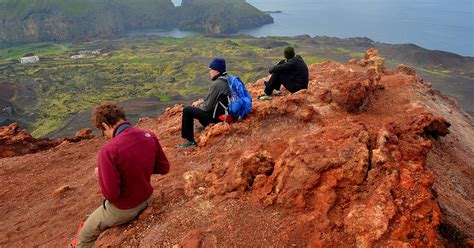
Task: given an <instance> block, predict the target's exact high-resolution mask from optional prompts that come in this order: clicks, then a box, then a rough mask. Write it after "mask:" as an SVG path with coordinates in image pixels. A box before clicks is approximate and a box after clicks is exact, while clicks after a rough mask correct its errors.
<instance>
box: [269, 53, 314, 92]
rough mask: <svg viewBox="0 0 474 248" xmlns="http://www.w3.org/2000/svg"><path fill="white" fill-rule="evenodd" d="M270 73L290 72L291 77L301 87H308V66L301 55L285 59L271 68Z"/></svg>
mask: <svg viewBox="0 0 474 248" xmlns="http://www.w3.org/2000/svg"><path fill="white" fill-rule="evenodd" d="M269 72H270V73H287V74H289V77H290V79H291V80H292V81H293V82H294V83H295V84H296V85H298V86H299V87H298V88H300V89H307V88H308V81H309V72H308V66H307V65H306V63H305V62H304V60H303V58H301V56H300V55H296V56H295V57H293V58H291V59H289V60H288V61H286V62H285V61H283V63H278V65H275V66H274V67H272V68H270V70H269Z"/></svg>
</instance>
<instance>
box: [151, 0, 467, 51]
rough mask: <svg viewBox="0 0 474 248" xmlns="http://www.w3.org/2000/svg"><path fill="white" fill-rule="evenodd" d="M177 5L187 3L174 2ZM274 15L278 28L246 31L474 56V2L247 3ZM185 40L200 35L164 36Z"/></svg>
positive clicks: (255, 0) (323, 0)
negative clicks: (368, 41) (408, 46)
mask: <svg viewBox="0 0 474 248" xmlns="http://www.w3.org/2000/svg"><path fill="white" fill-rule="evenodd" d="M173 2H174V3H175V5H179V4H181V0H173ZM247 2H249V3H250V4H252V5H254V6H255V7H257V8H259V9H260V10H264V11H281V12H282V13H274V14H271V15H272V16H273V18H274V20H275V23H274V24H269V25H265V26H263V27H260V28H255V29H250V30H243V31H241V33H245V34H249V35H252V36H256V37H264V36H295V35H303V34H308V35H311V36H315V35H318V36H332V37H339V38H349V37H368V38H370V39H372V40H375V41H378V42H384V43H391V44H401V43H413V44H416V45H418V46H421V47H424V48H428V49H433V50H442V51H448V52H453V53H457V54H460V55H463V56H474V0H247ZM158 34H160V35H165V36H173V37H183V36H187V35H193V34H195V33H186V32H184V33H183V32H179V31H176V30H173V31H171V32H161V33H158Z"/></svg>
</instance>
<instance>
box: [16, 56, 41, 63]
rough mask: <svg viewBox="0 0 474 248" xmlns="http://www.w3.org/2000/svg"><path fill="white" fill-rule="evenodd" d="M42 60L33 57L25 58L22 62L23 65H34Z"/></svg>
mask: <svg viewBox="0 0 474 248" xmlns="http://www.w3.org/2000/svg"><path fill="white" fill-rule="evenodd" d="M39 60H40V59H39V57H38V56H31V57H23V58H21V60H20V62H21V63H22V64H32V63H36V62H38V61H39Z"/></svg>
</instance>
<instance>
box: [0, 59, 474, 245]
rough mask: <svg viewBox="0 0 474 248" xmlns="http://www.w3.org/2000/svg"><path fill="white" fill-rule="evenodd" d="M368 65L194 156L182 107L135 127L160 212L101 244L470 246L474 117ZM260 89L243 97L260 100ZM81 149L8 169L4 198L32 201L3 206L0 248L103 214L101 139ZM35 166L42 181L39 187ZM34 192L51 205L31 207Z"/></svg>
mask: <svg viewBox="0 0 474 248" xmlns="http://www.w3.org/2000/svg"><path fill="white" fill-rule="evenodd" d="M368 54H371V56H368V58H364V60H368V61H366V62H367V63H358V61H355V63H354V62H352V63H349V64H346V65H343V64H338V63H334V62H324V63H320V64H314V65H311V66H310V85H309V88H308V89H307V90H303V91H300V92H297V93H295V94H290V93H289V92H287V91H283V96H275V97H274V98H273V99H272V100H271V101H257V100H256V101H255V102H254V107H253V110H252V112H251V114H250V115H249V117H248V118H246V119H244V120H242V121H239V122H236V123H232V124H230V125H228V124H216V125H212V126H209V127H207V128H206V130H205V131H204V132H203V133H201V134H197V133H196V139H198V140H199V147H196V148H191V149H183V150H179V149H176V148H175V146H176V144H178V143H179V142H181V139H180V135H179V131H180V122H181V113H182V109H183V106H182V105H177V106H175V107H173V108H169V109H167V110H166V112H165V113H164V114H163V115H162V116H160V117H159V118H157V119H151V118H146V119H142V120H140V122H139V124H138V126H139V127H140V128H144V129H148V130H152V131H153V132H155V133H156V134H157V135H158V137H159V139H160V143H161V144H162V146H163V147H164V150H165V153H166V154H167V155H168V158H169V159H170V162H171V171H170V173H169V175H166V176H158V177H153V179H152V184H153V185H154V187H155V193H154V195H155V202H154V204H153V206H151V208H150V209H149V210H148V211H147V212H146V213H145V214H144V215H142V216H140V217H139V218H138V220H135V221H133V222H132V223H130V224H127V225H124V226H120V227H117V228H112V229H110V230H108V231H107V232H106V233H105V234H104V235H102V236H101V238H100V239H99V240H98V242H97V244H98V245H99V246H115V245H124V246H166V247H226V246H242V247H265V246H269V245H273V246H277V247H280V246H281V247H291V246H292V247H443V246H446V245H449V244H455V245H458V246H463V245H465V246H467V244H468V243H469V242H470V241H469V240H470V239H472V237H473V235H474V233H473V231H472V230H474V228H472V227H473V226H472V223H473V216H474V215H473V214H472V209H473V206H474V201H473V198H472V187H470V186H472V178H473V176H474V168H473V164H472V161H473V158H474V154H473V152H472V147H474V146H472V142H473V139H472V137H473V136H472V135H473V132H474V126H473V122H472V118H471V117H470V116H468V115H466V114H465V113H464V112H462V110H460V109H459V108H458V107H457V106H456V104H455V102H453V101H452V100H450V99H449V98H447V97H445V96H444V95H443V94H441V93H439V92H436V91H433V90H432V89H431V88H430V86H429V85H428V84H426V83H425V82H424V81H423V80H422V79H421V78H420V77H418V76H417V75H416V73H412V70H411V69H410V68H407V67H403V66H402V67H399V68H397V69H387V68H384V67H383V66H379V65H381V63H380V62H381V61H383V60H379V59H378V58H377V55H376V53H375V51H374V50H372V51H370V52H368ZM377 61H378V62H377ZM382 65H383V64H382ZM263 81H264V79H262V80H259V81H257V82H256V83H254V84H252V85H249V86H248V89H249V91H250V92H251V93H252V95H253V96H255V95H257V94H259V93H261V91H263ZM85 142H86V143H85V144H83V143H82V142H81V144H79V145H73V144H66V145H65V146H60V147H58V148H57V150H55V151H47V152H44V153H37V154H33V155H30V156H26V157H15V158H4V159H1V160H0V179H1V180H0V182H2V185H1V187H0V190H2V191H0V192H1V193H2V194H0V195H1V196H2V197H3V198H5V199H12V198H17V199H20V200H19V201H26V199H28V200H29V201H28V203H27V204H26V205H27V206H25V208H21V209H15V208H14V207H13V205H11V204H9V203H7V204H6V205H2V206H0V210H1V211H8V212H9V214H8V215H6V216H5V219H4V220H3V221H4V223H6V224H7V225H8V229H6V228H5V227H4V226H1V225H0V240H2V241H0V244H2V245H3V244H8V245H16V244H18V245H19V244H23V245H32V244H35V243H37V242H42V243H45V244H50V245H60V244H65V242H66V241H67V239H68V237H69V236H70V235H71V234H73V233H74V231H75V229H76V226H77V224H78V223H79V220H80V219H81V218H82V217H83V216H84V215H85V214H87V213H90V212H91V211H93V210H94V209H95V207H96V206H98V205H99V204H100V200H101V197H100V195H98V194H96V193H97V191H98V185H97V182H96V177H95V175H93V173H92V171H93V169H94V167H95V166H96V162H95V160H96V157H95V152H97V149H98V148H99V147H100V145H101V144H102V142H103V141H102V140H100V139H93V140H90V141H85ZM45 160H47V161H52V162H47V163H46V165H42V164H43V163H45ZM26 164H28V165H30V164H33V165H38V166H31V167H32V168H31V169H30V168H29V167H25V165H26ZM39 165H42V166H39ZM36 167H41V168H36ZM63 167H65V168H63ZM35 169H36V170H38V169H41V170H42V171H43V173H46V174H48V177H47V179H46V178H44V177H36V178H35V177H34V176H33V174H35V172H36V171H35ZM57 171H60V172H57ZM67 172H69V173H71V174H70V175H69V174H66V173H67ZM79 175H80V176H79ZM19 177H22V178H26V179H27V180H28V182H29V184H22V183H18V184H17V186H16V187H19V188H20V189H22V190H17V191H14V190H12V187H13V186H12V184H11V180H12V178H19ZM4 179H5V180H4ZM46 181H47V182H48V183H49V184H48V183H46ZM52 181H54V183H50V182H52ZM56 181H57V182H56ZM3 182H5V183H3ZM9 182H10V183H9ZM31 182H35V183H37V184H38V185H42V186H41V187H39V186H38V187H34V186H32V185H31ZM50 184H51V185H50ZM32 187H34V189H36V190H37V191H39V192H41V194H38V195H48V196H49V198H47V199H45V198H44V197H33V199H30V198H28V197H31V196H30V194H29V192H30V191H31V190H33V189H32ZM26 189H28V190H26ZM72 192H74V193H72ZM3 198H2V199H1V200H2V201H4V202H8V201H7V200H5V199H3ZM58 199H61V201H59V200H58ZM78 199H80V201H79V200H78ZM30 202H32V204H35V205H32V206H29V205H28V204H30ZM71 202H74V204H70V203H71ZM68 203H69V204H68ZM31 209H34V210H35V211H34V217H33V216H32V213H31ZM54 209H61V211H52V210H54ZM64 209H65V210H64ZM53 215H54V217H53ZM26 218H28V222H26V221H25V220H26ZM72 219H77V223H71V220H72ZM45 223H47V224H45ZM43 226H48V228H46V227H44V228H43ZM14 230H22V232H17V231H14ZM60 230H68V232H61V231H60ZM45 235H46V236H48V237H49V238H48V239H45V238H44V237H46V236H45ZM51 237H53V238H51ZM3 240H4V241H3ZM20 240H21V241H20ZM456 242H457V243H456Z"/></svg>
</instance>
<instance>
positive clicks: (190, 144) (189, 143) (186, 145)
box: [176, 140, 197, 148]
mask: <svg viewBox="0 0 474 248" xmlns="http://www.w3.org/2000/svg"><path fill="white" fill-rule="evenodd" d="M196 145H197V144H196V141H194V140H193V141H191V140H186V142H184V143H183V144H179V145H177V146H176V147H177V148H189V147H195V146H196Z"/></svg>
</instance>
